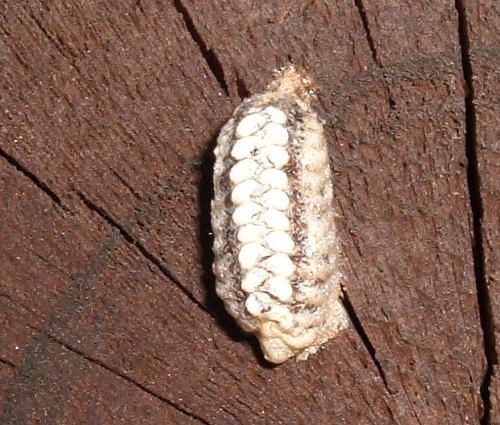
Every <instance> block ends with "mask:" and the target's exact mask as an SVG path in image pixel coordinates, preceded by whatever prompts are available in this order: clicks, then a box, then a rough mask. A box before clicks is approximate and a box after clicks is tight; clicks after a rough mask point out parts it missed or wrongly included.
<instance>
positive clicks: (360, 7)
mask: <svg viewBox="0 0 500 425" xmlns="http://www.w3.org/2000/svg"><path fill="white" fill-rule="evenodd" d="M354 3H355V5H356V8H357V9H358V13H359V16H360V18H361V22H362V23H363V29H364V31H365V35H366V40H367V41H368V46H369V47H370V51H371V53H372V59H373V62H375V63H376V64H377V65H378V66H382V65H381V64H380V61H379V59H378V54H377V48H376V47H375V43H374V41H373V37H372V34H371V32H370V26H369V24H368V16H367V15H366V9H365V6H364V4H363V0H354Z"/></svg>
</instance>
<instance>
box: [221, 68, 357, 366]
mask: <svg viewBox="0 0 500 425" xmlns="http://www.w3.org/2000/svg"><path fill="white" fill-rule="evenodd" d="M314 100H315V97H314V94H313V93H312V91H311V87H310V82H309V81H308V80H307V79H305V78H304V77H303V76H302V75H301V74H300V73H299V72H298V71H296V70H295V68H293V67H288V68H285V69H283V70H282V71H281V72H280V73H279V74H278V75H277V77H276V78H275V80H274V81H272V82H271V84H270V85H269V87H268V88H267V90H266V91H264V92H262V93H259V94H256V95H253V96H251V97H250V98H248V99H246V100H244V101H243V102H242V104H241V105H240V106H238V107H237V108H236V110H235V111H234V113H233V116H232V117H231V118H230V119H229V121H228V122H227V123H226V124H225V125H224V127H223V128H222V130H221V132H220V135H219V138H218V140H217V147H216V148H215V165H214V199H213V201H212V228H213V232H214V254H215V259H214V267H213V268H214V274H215V277H216V290H217V294H218V295H219V297H220V298H222V300H223V301H224V304H225V307H226V309H227V311H228V312H229V313H230V314H231V315H232V316H234V318H235V319H236V320H237V322H238V323H239V324H240V326H241V327H242V328H243V329H244V330H246V331H249V332H252V333H255V334H256V335H257V337H258V338H259V342H260V345H261V347H262V350H263V352H264V356H265V358H266V359H267V360H269V361H270V362H273V363H282V362H284V361H285V360H287V359H289V358H291V357H295V358H296V359H298V360H304V359H307V357H308V356H309V355H310V354H312V353H315V352H316V351H317V350H318V349H319V348H320V347H321V346H322V344H324V343H325V342H326V341H327V340H329V339H330V338H332V337H334V336H335V335H337V334H338V333H339V332H340V331H341V330H343V329H345V328H347V327H348V326H349V318H348V315H347V312H346V310H345V308H344V306H343V304H342V302H341V300H340V295H341V287H340V279H341V273H340V263H341V253H340V251H339V243H338V240H337V231H336V226H335V221H334V216H335V213H334V211H333V206H332V200H333V192H332V191H333V189H332V180H331V179H332V176H331V171H330V167H329V159H328V158H329V157H328V150H327V145H326V141H325V137H324V133H323V124H322V122H321V120H320V119H319V117H318V115H317V114H316V112H315V111H314V109H313V103H314Z"/></svg>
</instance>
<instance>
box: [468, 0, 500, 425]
mask: <svg viewBox="0 0 500 425" xmlns="http://www.w3.org/2000/svg"><path fill="white" fill-rule="evenodd" d="M464 13H465V14H466V20H467V26H466V28H464V32H466V34H465V35H466V36H467V37H468V40H469V46H468V61H469V64H470V69H469V73H470V80H471V81H470V86H471V91H470V98H471V107H470V109H471V111H470V112H471V113H470V115H471V118H472V119H473V121H472V122H471V124H472V127H473V128H472V131H473V133H472V134H473V140H471V145H472V146H473V147H474V148H475V155H476V157H477V175H476V182H475V183H476V185H477V188H478V194H477V197H476V198H477V199H476V200H475V208H476V210H477V211H476V213H477V216H478V218H479V219H480V220H478V222H477V223H476V228H477V229H476V233H478V234H479V235H478V239H479V238H481V245H480V248H481V249H479V251H478V254H479V256H480V257H481V262H482V263H481V266H482V267H481V269H480V270H479V272H480V273H481V274H482V276H481V279H480V285H481V286H482V290H481V291H480V303H481V306H482V312H483V314H482V324H483V330H484V334H485V340H484V344H485V352H486V356H487V359H488V367H487V368H486V370H485V372H484V377H483V385H482V390H483V397H484V398H488V399H489V400H490V403H489V404H490V405H489V406H487V407H488V409H489V411H487V412H486V415H485V422H486V421H489V423H491V424H495V425H498V424H500V375H499V372H498V356H499V353H500V269H499V267H498V264H499V261H500V256H499V251H500V144H499V140H500V95H499V93H500V5H499V4H498V2H495V1H492V0H480V1H478V2H471V1H465V2H464Z"/></svg>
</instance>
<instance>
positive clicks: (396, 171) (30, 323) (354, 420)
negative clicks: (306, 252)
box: [0, 0, 500, 425]
mask: <svg viewBox="0 0 500 425" xmlns="http://www.w3.org/2000/svg"><path fill="white" fill-rule="evenodd" d="M499 28H500V13H499V10H498V6H497V3H496V2H495V0H490V1H486V0H478V1H469V0H457V1H456V3H455V2H454V1H451V0H446V1H442V2H434V1H430V0H428V1H427V0H421V1H417V2H395V1H391V0H377V1H370V2H368V1H366V0H355V1H353V2H348V1H341V0H339V1H330V2H326V1H297V2H295V1H291V2H282V1H278V0H275V1H269V2H268V1H265V2H264V1H261V2H250V1H239V0H238V1H237V0H232V1H229V0H225V1H219V2H208V1H206V2H203V1H194V0H173V1H171V2H154V1H141V0H140V1H117V0H116V1H88V2H87V1H85V2H61V1H53V2H48V1H30V2H14V1H10V2H4V3H3V4H2V5H0V69H1V70H2V72H1V76H0V78H1V85H0V202H1V205H2V207H3V209H2V215H1V216H0V264H1V267H0V403H1V409H2V410H1V412H0V423H1V424H2V425H3V424H34V423H51V424H66V423H67V424H71V423H76V422H77V421H78V423H84V424H95V423H111V424H113V423H130V424H137V423H145V424H146V423H174V424H185V423H186V424H190V423H203V424H218V425H219V424H238V423H244V424H280V423H283V424H284V423H287V424H309V423H317V424H330V423H335V424H376V425H379V424H405V425H406V424H425V425H427V424H440V425H441V424H453V425H455V424H474V423H475V424H488V423H490V424H499V423H500V390H499V388H500V372H499V371H498V369H496V368H495V365H496V364H497V363H498V350H499V348H498V341H499V340H500V336H499V333H498V332H499V331H498V329H499V325H498V321H499V316H498V314H499V313H498V312H499V311H500V308H499V307H500V293H499V290H498V266H497V264H498V245H499V242H498V240H499V231H498V229H499V222H498V217H499V214H498V212H499V205H498V202H499V192H498V187H499V178H498V174H499V173H498V155H499V147H498V140H499V136H500V134H499V128H500V119H499V116H500V101H499V98H498V93H499V89H500V87H499V81H500V78H499V74H498V69H500V68H499V67H500V47H499V42H500V41H499V40H500V36H499ZM290 61H293V62H295V63H296V64H297V65H299V66H303V67H304V68H306V69H309V70H310V73H311V77H313V78H314V80H315V81H316V84H317V86H318V94H319V99H320V103H321V105H322V109H321V111H320V112H321V114H322V116H323V117H324V118H325V120H326V123H327V129H326V136H327V138H328V140H329V142H330V146H329V147H330V154H331V160H332V169H333V172H334V190H335V195H334V198H335V208H337V210H338V211H341V213H342V217H340V219H339V227H340V232H341V235H340V236H341V239H342V245H343V248H344V251H345V254H346V264H345V276H346V277H345V282H344V284H345V297H346V304H347V306H348V307H349V311H350V314H351V315H352V318H353V321H354V323H355V327H354V328H353V329H351V330H348V331H346V332H344V333H343V334H342V335H340V336H339V337H338V338H336V339H335V340H333V341H331V342H330V343H328V344H327V346H326V348H325V349H324V350H322V351H321V352H319V353H318V354H316V355H315V356H313V357H312V358H311V359H310V360H308V361H307V362H303V363H293V362H289V363H286V364H284V365H282V366H279V367H276V368H270V367H269V365H267V364H265V363H264V362H263V360H262V359H261V357H260V354H259V351H258V349H256V347H257V346H256V343H255V341H254V340H253V339H251V338H248V337H247V336H245V335H243V334H242V333H241V332H240V331H239V330H238V329H237V327H236V326H235V325H234V323H233V321H231V320H230V319H229V317H228V315H227V314H226V313H225V312H224V310H223V307H222V305H221V303H220V302H219V301H217V299H216V297H215V292H214V282H213V276H212V274H211V271H210V261H211V254H210V236H209V232H210V228H209V211H208V208H209V199H210V197H211V185H210V181H211V166H212V164H213V158H212V155H211V151H212V149H213V147H214V143H213V140H214V137H215V136H216V134H217V132H218V130H219V129H220V127H221V125H222V123H223V122H224V121H225V120H226V119H227V118H228V117H229V115H230V114H231V111H232V110H233V108H234V107H235V106H236V105H237V104H238V103H239V102H240V97H241V96H245V95H247V94H248V93H250V92H255V91H257V90H260V89H262V88H263V87H264V86H265V84H266V83H267V82H268V81H269V78H270V76H271V72H272V69H273V68H275V67H277V66H280V65H283V64H286V63H288V62H290ZM481 214H483V216H482V217H481ZM481 218H482V220H481ZM495 370H496V374H495V373H494V372H495Z"/></svg>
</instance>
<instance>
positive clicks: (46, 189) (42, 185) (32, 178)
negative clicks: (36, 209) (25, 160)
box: [0, 147, 68, 211]
mask: <svg viewBox="0 0 500 425" xmlns="http://www.w3.org/2000/svg"><path fill="white" fill-rule="evenodd" d="M0 156H1V157H2V158H4V159H5V160H6V161H7V162H8V163H9V164H10V165H11V166H12V167H14V168H15V169H16V170H17V171H19V172H20V173H21V174H23V175H24V176H25V177H27V178H28V179H29V180H30V181H31V182H32V183H33V184H34V185H35V186H36V187H38V188H39V189H40V190H41V191H42V192H43V193H45V194H46V195H47V196H48V197H49V198H50V199H51V201H52V202H53V203H54V204H56V205H57V206H58V207H59V208H61V209H63V210H64V211H68V208H67V207H66V206H64V205H63V203H62V202H61V198H59V196H57V195H56V193H55V192H54V191H53V190H52V189H50V188H49V186H47V184H46V183H44V182H43V181H42V180H41V179H40V178H39V177H37V176H36V175H35V174H34V173H33V172H31V171H30V170H28V169H27V168H26V167H25V166H24V165H22V164H21V163H20V162H19V161H18V160H17V159H16V158H14V157H13V156H12V155H9V154H8V153H7V152H6V151H5V150H3V149H2V148H1V147H0Z"/></svg>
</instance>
